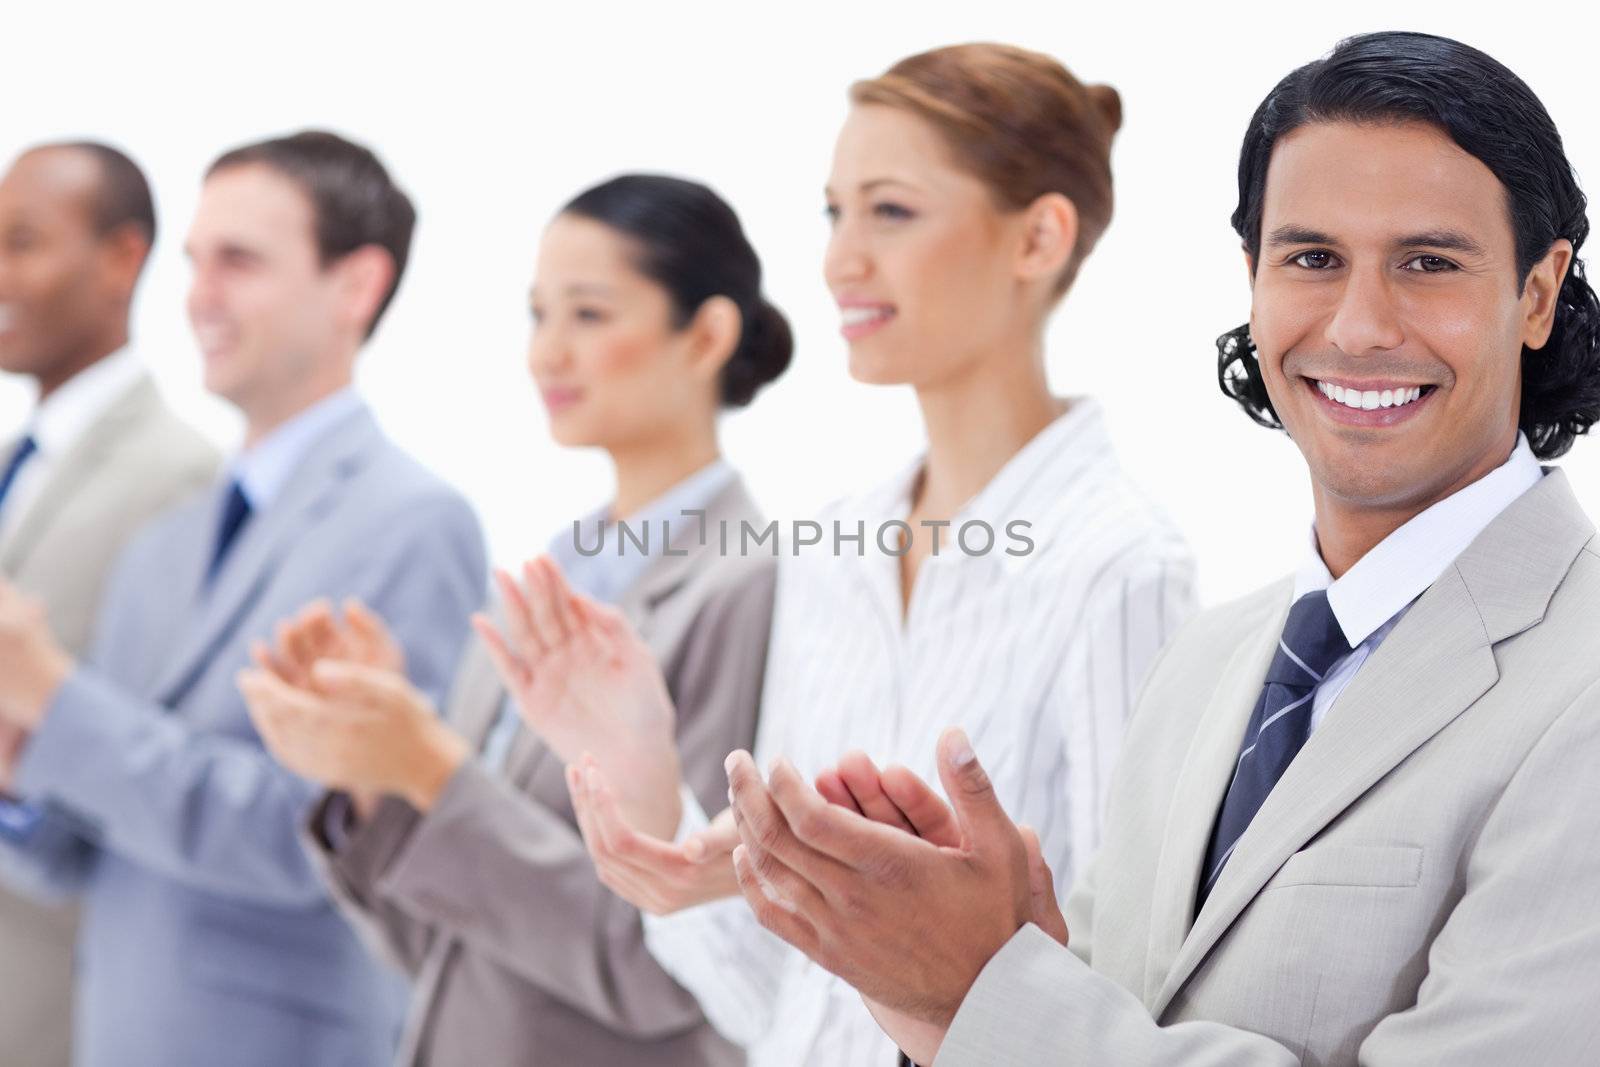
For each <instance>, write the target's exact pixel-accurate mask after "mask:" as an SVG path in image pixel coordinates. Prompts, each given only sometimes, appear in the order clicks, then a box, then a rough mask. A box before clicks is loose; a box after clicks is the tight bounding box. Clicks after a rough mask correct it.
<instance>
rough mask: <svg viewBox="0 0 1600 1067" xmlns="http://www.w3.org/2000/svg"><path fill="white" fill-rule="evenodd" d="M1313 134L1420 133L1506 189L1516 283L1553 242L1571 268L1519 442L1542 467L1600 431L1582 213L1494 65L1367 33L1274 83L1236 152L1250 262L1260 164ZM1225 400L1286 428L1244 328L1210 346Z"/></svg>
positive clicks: (1529, 108) (1508, 75)
mask: <svg viewBox="0 0 1600 1067" xmlns="http://www.w3.org/2000/svg"><path fill="white" fill-rule="evenodd" d="M1313 122H1356V123H1398V122H1426V123H1428V124H1430V125H1432V126H1435V127H1437V128H1439V129H1441V130H1443V131H1444V132H1445V133H1446V134H1447V135H1448V136H1449V137H1450V139H1451V140H1453V141H1454V142H1455V143H1456V144H1457V145H1459V146H1460V147H1461V148H1462V149H1463V150H1464V151H1466V152H1468V153H1469V154H1471V155H1473V156H1475V157H1477V158H1478V159H1479V160H1481V161H1482V162H1483V164H1484V165H1485V166H1487V167H1488V168H1489V170H1490V171H1491V172H1493V174H1494V176H1495V177H1496V178H1498V179H1499V180H1500V184H1501V185H1503V186H1505V189H1506V203H1507V207H1508V210H1509V213H1510V219H1511V231H1512V236H1513V238H1514V239H1515V242H1516V255H1517V284H1518V285H1519V286H1520V285H1522V284H1524V283H1525V282H1526V281H1527V278H1528V272H1529V270H1531V269H1532V267H1533V265H1534V264H1535V263H1537V262H1538V261H1539V260H1540V259H1542V258H1543V257H1544V255H1545V254H1546V253H1547V252H1548V251H1549V250H1550V246H1551V245H1553V244H1554V243H1555V242H1556V241H1557V240H1560V239H1561V238H1566V239H1567V240H1568V241H1570V242H1572V251H1573V258H1572V265H1571V267H1570V268H1569V269H1568V271H1567V276H1566V279H1565V280H1564V282H1563V283H1562V286H1561V291H1560V293H1559V294H1557V297H1556V311H1555V322H1554V324H1553V326H1552V329H1551V331H1550V339H1549V340H1548V341H1547V342H1546V343H1545V345H1544V346H1543V347H1542V348H1538V349H1530V348H1527V347H1524V348H1523V350H1522V410H1521V412H1520V414H1519V423H1520V425H1521V428H1522V432H1523V433H1525V434H1526V435H1527V437H1528V442H1529V443H1530V444H1531V445H1532V446H1533V451H1534V454H1535V455H1537V456H1538V457H1539V458H1541V459H1551V458H1554V457H1556V456H1560V455H1562V454H1563V453H1565V452H1566V451H1567V449H1569V448H1571V447H1572V442H1573V441H1574V440H1575V439H1576V438H1577V437H1578V435H1579V434H1583V433H1587V432H1588V430H1589V428H1590V427H1591V426H1593V425H1594V424H1595V422H1596V421H1600V301H1597V300H1596V298H1595V293H1594V290H1593V289H1592V288H1590V286H1589V283H1588V282H1587V281H1586V280H1585V278H1584V270H1583V262H1582V261H1581V260H1580V259H1578V256H1577V253H1578V251H1579V250H1580V249H1582V248H1583V242H1584V238H1585V237H1587V236H1588V234H1589V219H1588V216H1587V215H1586V214H1585V209H1586V206H1587V200H1586V199H1585V197H1584V195H1583V190H1581V189H1579V188H1578V182H1577V179H1576V178H1575V177H1574V175H1573V173H1572V165H1571V164H1570V163H1569V162H1568V161H1567V156H1566V151H1565V150H1564V149H1563V148H1562V144H1561V135H1560V134H1559V133H1558V132H1557V131H1556V127H1555V123H1554V122H1552V121H1551V119H1550V115H1549V113H1548V112H1546V111H1545V109H1544V105H1543V104H1541V103H1540V102H1539V98H1538V97H1536V96H1535V95H1534V94H1533V90H1531V89H1529V88H1528V86H1527V85H1526V84H1525V83H1524V82H1523V81H1522V79H1521V78H1519V77H1517V76H1516V75H1515V74H1513V73H1512V72H1511V71H1510V70H1508V69H1507V68H1506V67H1505V66H1504V65H1503V64H1501V63H1500V62H1499V61H1497V60H1495V59H1493V58H1492V57H1490V56H1488V55H1485V54H1484V53H1483V52H1480V51H1478V50H1477V49H1476V48H1472V47H1470V46H1468V45H1464V44H1462V43H1460V42H1459V41H1452V40H1450V39H1449V38H1445V37H1434V36H1431V35H1429V34H1424V33H1371V34H1364V35H1362V36H1359V37H1350V38H1347V39H1346V40H1344V41H1341V42H1340V43H1339V46H1338V47H1337V48H1335V49H1334V50H1333V52H1331V53H1330V54H1329V55H1328V56H1327V57H1325V58H1323V59H1319V60H1316V61H1315V62H1312V63H1307V64H1306V65H1305V66H1303V67H1301V68H1299V69H1298V70H1296V71H1294V72H1293V73H1291V74H1290V75H1289V76H1288V77H1286V78H1284V79H1283V80H1282V81H1280V82H1279V83H1278V84H1277V85H1276V86H1275V87H1274V88H1273V90H1272V91H1271V92H1270V93H1268V94H1267V98H1266V99H1265V100H1263V101H1262V102H1261V106H1260V107H1258V108H1256V113H1255V115H1254V116H1253V117H1252V118H1251V120H1250V129H1249V130H1248V131H1247V132H1246V133H1245V138H1244V147H1243V148H1242V149H1241V151H1240V153H1239V205H1238V207H1236V208H1235V209H1234V212H1233V228H1234V229H1235V230H1236V231H1238V234H1239V236H1240V237H1242V238H1243V239H1244V247H1245V250H1246V251H1248V252H1249V253H1250V256H1251V258H1252V261H1254V260H1255V259H1256V258H1257V257H1258V256H1259V254H1260V251H1261V211H1262V199H1263V193H1264V191H1265V189H1266V184H1267V165H1268V163H1269V162H1270V161H1271V159H1272V149H1273V146H1274V145H1275V144H1276V143H1277V141H1278V139H1279V138H1280V137H1283V136H1284V135H1285V134H1288V133H1289V132H1291V131H1293V130H1295V129H1298V128H1299V127H1301V126H1304V125H1306V124H1308V123H1313ZM1217 352H1218V359H1217V377H1218V380H1219V382H1220V383H1221V385H1222V391H1223V392H1224V393H1226V394H1227V395H1228V396H1230V397H1232V398H1233V399H1234V400H1236V401H1237V402H1238V403H1239V405H1240V406H1241V407H1242V408H1244V410H1245V412H1246V413H1247V414H1248V415H1249V416H1250V417H1251V418H1252V419H1254V420H1255V421H1256V422H1258V423H1260V424H1261V425H1263V426H1270V427H1273V428H1275V429H1281V428H1282V425H1283V424H1282V422H1281V421H1280V420H1279V419H1278V414H1277V412H1276V411H1274V410H1273V407H1272V401H1271V400H1270V399H1269V398H1268V396H1267V390H1266V385H1265V383H1264V382H1263V381H1262V377H1261V366H1260V364H1259V363H1258V362H1257V359H1256V349H1255V343H1254V342H1253V341H1252V340H1251V339H1250V329H1249V326H1248V325H1245V326H1240V327H1238V328H1237V329H1233V330H1230V331H1228V332H1227V333H1225V334H1223V335H1222V336H1221V337H1219V338H1218V339H1217Z"/></svg>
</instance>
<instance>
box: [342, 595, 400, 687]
mask: <svg viewBox="0 0 1600 1067" xmlns="http://www.w3.org/2000/svg"><path fill="white" fill-rule="evenodd" d="M344 621H345V625H346V626H347V627H349V629H350V633H351V634H352V635H353V636H354V637H355V639H356V640H357V641H358V642H359V644H360V646H361V648H362V649H363V650H364V652H365V655H366V657H367V658H368V659H369V660H370V661H375V662H379V663H382V664H383V665H385V666H396V667H399V669H401V670H403V669H404V666H403V663H404V655H403V654H402V653H401V651H400V643H399V642H398V641H396V640H395V638H394V635H393V634H391V633H390V632H389V627H388V625H387V624H386V623H385V622H384V621H383V617H382V616H380V615H379V614H378V613H377V612H375V611H373V610H372V609H371V608H369V607H367V606H366V605H365V604H363V603H362V602H361V601H359V600H357V599H356V598H355V597H349V598H347V599H346V600H345V602H344Z"/></svg>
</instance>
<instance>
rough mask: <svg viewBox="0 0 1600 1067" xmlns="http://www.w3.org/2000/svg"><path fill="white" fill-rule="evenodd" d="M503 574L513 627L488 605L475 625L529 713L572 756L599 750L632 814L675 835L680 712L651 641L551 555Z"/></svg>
mask: <svg viewBox="0 0 1600 1067" xmlns="http://www.w3.org/2000/svg"><path fill="white" fill-rule="evenodd" d="M495 582H496V585H497V587H498V588H499V591H500V598H501V602H502V605H503V607H504V611H505V621H504V625H503V627H502V626H501V625H497V624H496V623H495V622H494V620H492V619H490V618H489V617H487V616H484V615H478V616H475V617H474V618H473V625H474V627H475V628H476V629H477V631H478V634H479V635H480V636H481V637H482V638H483V640H484V643H485V644H486V645H487V646H488V649H489V654H490V656H491V658H492V659H493V660H494V664H495V668H496V669H497V670H498V671H499V673H500V677H501V679H502V680H503V681H504V683H505V685H506V688H507V689H508V690H509V691H510V692H511V694H512V696H513V698H514V699H515V700H516V703H517V709H518V711H519V712H520V713H521V715H522V720H523V722H524V723H526V724H527V726H528V727H529V728H530V729H532V730H533V731H534V732H535V733H537V734H538V735H539V736H540V737H541V738H542V739H543V740H544V742H545V744H547V745H549V746H550V748H551V749H552V750H553V751H554V752H555V754H556V755H557V756H558V757H560V758H561V760H562V761H563V762H565V763H567V764H568V765H578V764H581V763H582V761H583V759H584V757H585V755H590V756H592V758H593V760H594V762H595V764H596V766H598V767H599V769H600V770H601V771H602V772H603V775H604V778H605V780H606V781H607V782H609V783H610V786H611V788H612V790H613V792H612V794H611V795H612V796H613V797H614V799H615V804H616V810H617V812H618V814H619V817H620V818H621V820H622V821H623V822H624V823H626V824H627V825H628V826H630V827H633V828H634V829H636V830H638V831H640V832H642V833H645V834H648V835H650V836H653V837H657V838H665V839H671V837H672V836H673V834H674V832H675V831H676V829H677V826H678V820H679V818H680V815H681V810H682V801H681V800H680V798H679V795H678V788H679V785H680V782H681V768H680V764H679V760H678V748H677V741H676V738H675V737H674V729H675V726H676V721H677V716H676V712H675V711H674V709H673V706H672V699H671V697H670V696H668V694H667V687H666V683H665V682H664V681H663V680H662V678H661V670H660V668H659V667H658V666H657V665H656V661H655V657H654V655H652V653H651V652H650V649H649V648H648V647H646V646H645V644H644V642H643V641H641V640H640V639H639V636H638V635H637V634H636V633H634V631H633V628H632V627H631V626H629V625H628V622H627V620H626V619H624V618H623V617H622V614H621V613H620V612H618V611H616V610H615V609H613V608H610V607H606V606H604V605H601V604H598V603H596V602H595V601H593V600H591V599H590V598H588V597H585V596H582V595H580V594H579V593H576V592H574V591H573V590H572V588H571V587H570V586H568V585H567V582H566V580H565V579H564V578H563V577H562V575H561V571H560V569H559V568H558V567H557V566H556V564H555V562H554V561H553V560H551V559H550V558H549V557H548V556H544V557H540V558H539V559H537V560H534V561H532V562H530V563H528V564H527V565H525V566H524V568H523V576H522V581H521V582H520V583H519V582H518V581H517V580H516V579H514V578H513V577H512V576H511V575H510V574H508V573H506V572H505V571H497V572H496V573H495Z"/></svg>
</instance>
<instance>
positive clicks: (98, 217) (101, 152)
mask: <svg viewBox="0 0 1600 1067" xmlns="http://www.w3.org/2000/svg"><path fill="white" fill-rule="evenodd" d="M33 152H82V153H83V154H84V155H87V156H89V157H90V158H91V159H93V160H94V162H95V165H96V166H97V167H99V168H100V180H99V183H98V184H97V185H96V187H95V194H94V203H93V204H92V205H91V210H92V211H93V215H92V216H91V221H92V222H93V224H94V230H95V233H96V234H98V235H100V236H101V237H104V236H105V235H106V234H108V233H110V232H111V231H113V230H119V229H121V228H122V227H124V226H132V227H133V228H134V229H135V230H137V231H138V232H139V235H140V236H141V237H143V238H144V241H145V244H147V245H154V244H155V243H156V205H155V199H154V198H153V197H152V196H151V195H150V183H149V182H148V181H146V180H145V176H144V171H142V170H140V169H139V164H137V163H135V162H134V161H133V160H131V159H129V158H128V156H127V155H126V154H125V153H124V152H122V151H121V150H119V149H116V148H112V147H111V146H110V145H108V144H101V143H100V142H99V141H52V142H50V143H49V144H41V145H34V146H33V147H32V148H30V149H28V154H31V153H33Z"/></svg>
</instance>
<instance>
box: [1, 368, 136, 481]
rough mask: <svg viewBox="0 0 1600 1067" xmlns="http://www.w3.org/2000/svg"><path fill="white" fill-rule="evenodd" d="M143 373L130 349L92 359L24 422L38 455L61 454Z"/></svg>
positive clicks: (124, 393) (42, 402)
mask: <svg viewBox="0 0 1600 1067" xmlns="http://www.w3.org/2000/svg"><path fill="white" fill-rule="evenodd" d="M143 374H144V364H142V363H141V362H139V357H138V355H136V354H135V353H134V351H133V348H132V347H130V346H124V347H122V348H119V349H117V350H116V351H115V352H113V353H111V354H110V355H109V356H106V357H105V358H103V359H99V360H96V361H95V362H94V363H92V364H90V365H89V366H87V367H85V368H84V369H83V370H81V371H79V372H78V373H77V374H74V375H73V376H72V377H71V378H69V379H67V381H65V382H63V383H62V384H61V386H60V387H59V388H58V389H56V391H55V392H53V393H51V394H50V395H49V396H47V397H45V398H44V400H42V401H40V403H39V406H38V407H36V408H35V409H34V411H33V414H32V416H30V418H29V419H28V429H27V433H28V435H29V436H31V437H32V438H33V441H34V444H36V445H38V447H39V451H40V452H41V453H42V454H44V455H46V456H59V455H61V454H62V453H63V452H65V451H66V450H67V449H69V448H71V447H72V446H73V445H74V444H76V443H77V442H78V439H79V438H81V437H82V436H83V435H84V433H85V432H86V431H87V430H88V429H89V427H91V426H93V425H94V423H95V422H96V420H98V419H99V418H100V416H102V415H104V414H105V413H106V411H107V410H109V409H110V407H111V405H113V404H115V403H116V402H117V401H118V400H120V399H122V397H123V396H124V395H126V394H127V392H128V390H130V389H132V388H133V387H134V385H135V384H136V383H137V382H138V381H139V379H140V377H141V376H143Z"/></svg>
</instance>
